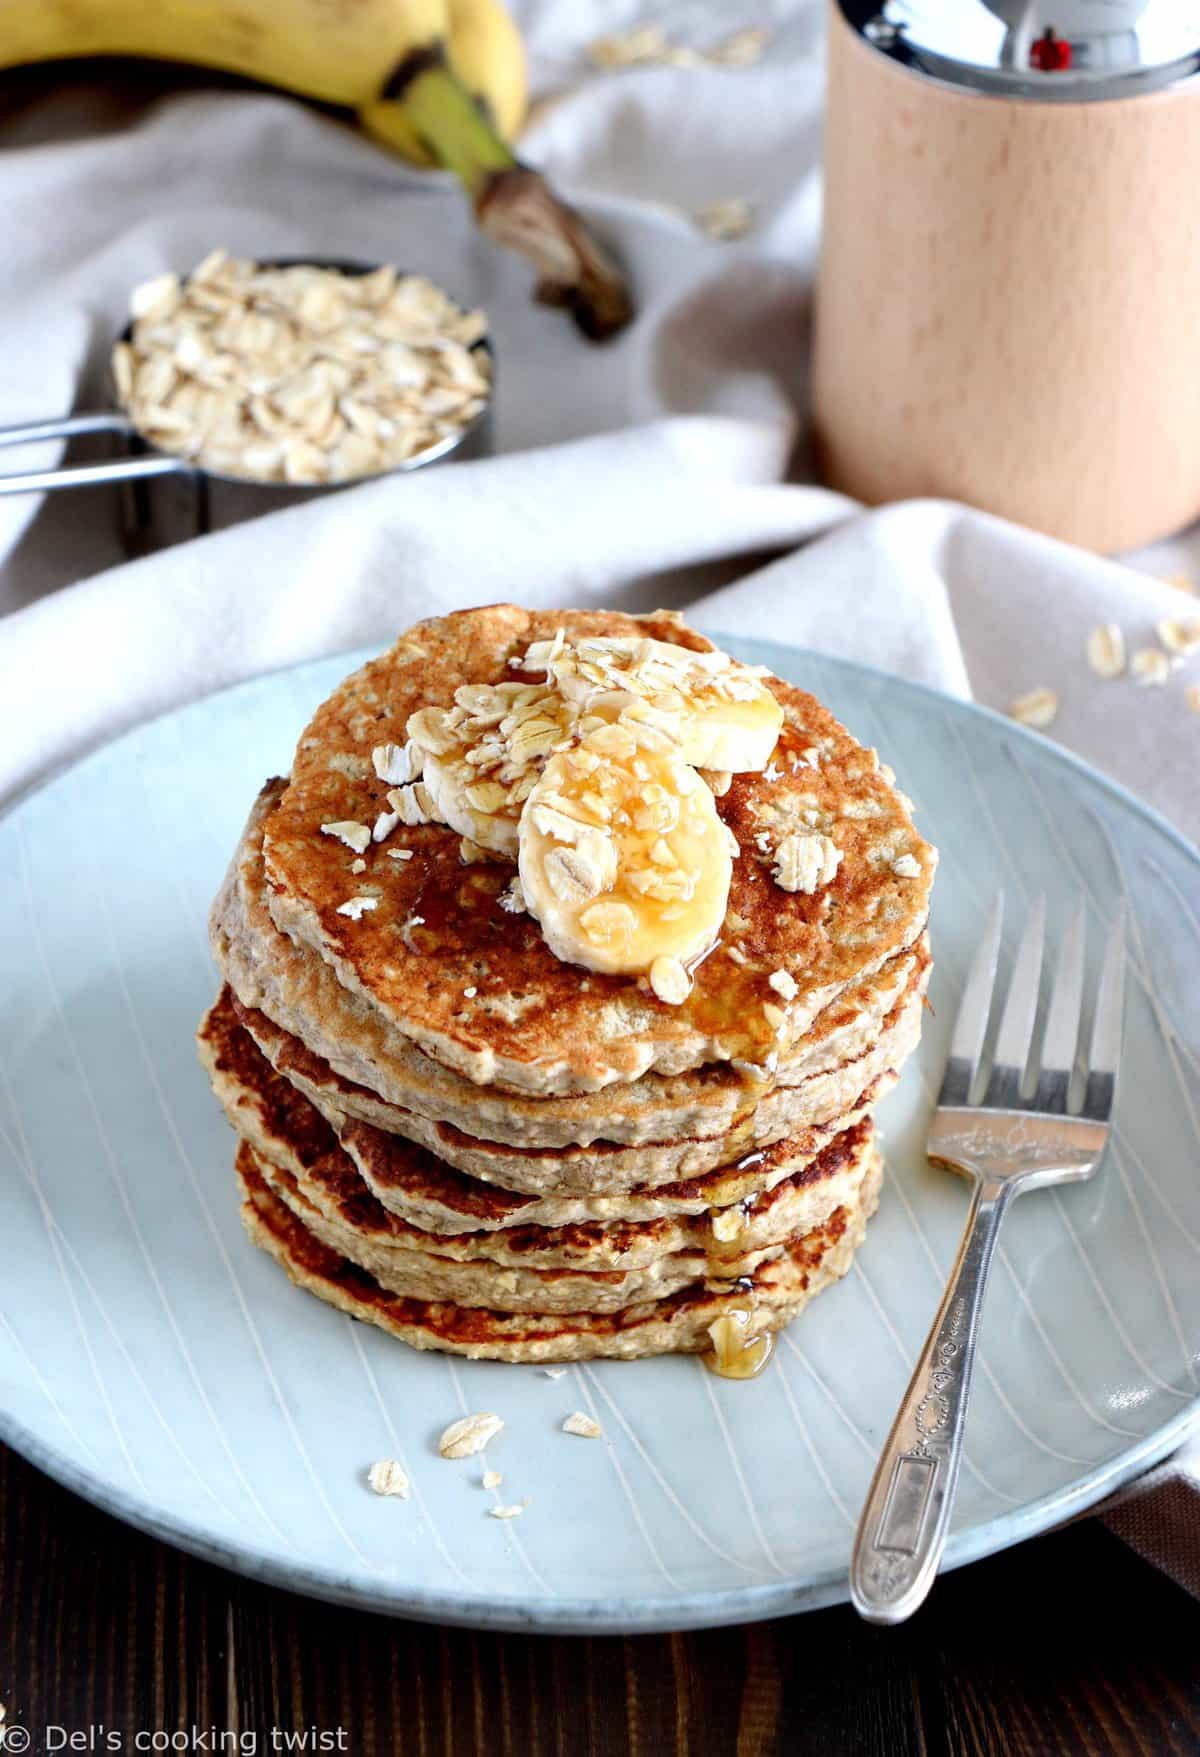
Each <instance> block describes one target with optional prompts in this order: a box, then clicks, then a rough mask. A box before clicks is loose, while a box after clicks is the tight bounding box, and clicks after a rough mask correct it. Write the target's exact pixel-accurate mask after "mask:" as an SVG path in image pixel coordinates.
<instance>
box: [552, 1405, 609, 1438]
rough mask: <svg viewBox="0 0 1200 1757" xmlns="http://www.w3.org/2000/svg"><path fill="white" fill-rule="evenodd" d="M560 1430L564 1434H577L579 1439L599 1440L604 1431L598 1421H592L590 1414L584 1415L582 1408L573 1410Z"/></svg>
mask: <svg viewBox="0 0 1200 1757" xmlns="http://www.w3.org/2000/svg"><path fill="white" fill-rule="evenodd" d="M562 1431H563V1433H564V1434H578V1436H579V1438H580V1439H581V1440H599V1439H600V1438H601V1437H602V1435H603V1433H604V1429H603V1428H602V1427H601V1426H600V1423H599V1422H598V1421H593V1419H592V1417H591V1416H590V1415H585V1414H584V1413H583V1411H582V1409H577V1410H575V1411H574V1412H573V1414H571V1415H569V1416H568V1417H567V1419H566V1421H564V1423H563V1425H562Z"/></svg>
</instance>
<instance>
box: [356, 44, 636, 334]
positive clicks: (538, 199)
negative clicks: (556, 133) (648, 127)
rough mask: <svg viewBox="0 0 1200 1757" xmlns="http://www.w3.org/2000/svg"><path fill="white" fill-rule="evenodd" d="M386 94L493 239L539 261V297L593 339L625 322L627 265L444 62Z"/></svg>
mask: <svg viewBox="0 0 1200 1757" xmlns="http://www.w3.org/2000/svg"><path fill="white" fill-rule="evenodd" d="M384 95H385V96H386V97H388V98H391V99H392V100H393V101H395V102H397V103H399V104H400V105H401V107H402V108H403V111H404V114H405V117H406V118H407V120H408V122H409V124H410V126H411V127H413V128H414V129H416V131H417V132H418V133H419V134H420V136H421V138H422V140H423V141H424V143H425V145H426V146H427V148H428V150H429V152H430V153H431V154H432V156H433V157H434V158H435V159H436V160H437V162H438V164H440V165H442V166H444V167H445V169H446V170H448V171H453V173H454V175H455V176H456V177H457V178H458V180H459V182H460V183H461V184H462V185H463V187H464V189H465V190H466V192H467V194H468V195H469V196H470V198H471V201H472V203H473V204H474V208H475V216H476V219H477V220H478V221H479V224H480V226H481V228H482V229H483V231H484V232H485V233H486V234H487V235H488V237H490V238H492V239H493V240H494V241H495V242H496V243H497V244H501V245H503V246H505V247H506V248H508V249H511V250H517V251H519V252H520V253H521V254H522V255H523V256H527V257H529V259H530V260H531V261H532V262H533V264H534V266H535V267H536V268H537V270H538V277H539V279H538V297H539V298H541V299H543V300H545V302H546V303H547V304H553V305H562V306H565V307H566V308H567V309H568V310H569V311H570V312H571V314H572V315H573V317H574V318H575V321H576V323H577V324H578V325H579V327H580V329H581V330H582V331H583V333H584V334H585V335H587V336H590V337H592V339H593V340H600V339H602V338H603V337H605V336H610V335H614V334H615V333H616V331H617V330H619V329H623V328H624V327H625V325H626V324H627V323H628V322H629V320H630V318H631V317H632V315H633V304H632V300H631V298H630V293H629V284H628V282H627V280H626V278H625V276H624V274H623V273H622V271H621V269H620V268H619V267H618V265H617V264H616V263H615V262H614V261H613V259H612V257H610V256H609V255H608V253H607V251H605V250H603V249H602V248H601V246H600V245H599V244H598V243H597V242H596V240H595V239H594V238H593V237H592V235H591V233H590V232H589V231H588V229H587V227H586V226H585V225H584V223H583V221H582V219H581V218H580V216H579V215H578V214H577V213H576V212H575V210H574V209H573V208H571V207H568V206H567V204H566V202H564V201H560V200H559V198H558V196H557V195H555V193H554V191H553V190H552V189H551V188H550V185H549V184H548V183H547V182H546V180H545V178H544V177H542V176H541V175H540V174H539V173H538V172H537V171H532V170H530V169H529V167H528V166H526V165H522V164H521V162H520V160H519V159H517V158H516V157H515V156H514V154H513V153H512V151H511V150H510V149H509V147H508V146H507V145H506V144H505V142H504V141H503V140H501V139H500V137H499V135H498V134H497V133H496V131H495V129H494V128H493V127H492V125H491V123H490V122H489V121H488V119H487V117H486V116H485V115H484V113H483V111H482V110H481V109H480V108H479V106H478V105H477V104H476V102H475V100H474V98H472V96H471V94H470V92H468V91H467V89H466V87H465V86H464V85H462V84H461V82H460V81H459V80H458V79H457V78H456V77H455V75H454V73H453V72H452V71H451V69H450V68H449V67H447V66H446V65H445V63H444V61H442V60H440V59H438V60H434V59H432V58H430V59H423V60H422V61H420V62H418V63H415V64H413V65H411V67H410V68H407V69H404V70H403V71H402V74H401V77H400V78H399V79H397V80H395V81H393V84H392V86H391V89H390V90H389V91H387V92H386V93H385V94H384Z"/></svg>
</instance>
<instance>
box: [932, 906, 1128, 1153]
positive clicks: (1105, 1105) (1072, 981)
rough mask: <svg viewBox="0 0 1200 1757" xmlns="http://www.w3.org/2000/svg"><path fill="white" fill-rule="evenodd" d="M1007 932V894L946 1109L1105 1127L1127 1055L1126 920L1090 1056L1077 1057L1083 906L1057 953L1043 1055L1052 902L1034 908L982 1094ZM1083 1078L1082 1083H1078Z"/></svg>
mask: <svg viewBox="0 0 1200 1757" xmlns="http://www.w3.org/2000/svg"><path fill="white" fill-rule="evenodd" d="M1003 926H1004V893H1003V892H997V894H996V896H995V898H994V899H993V902H992V906H991V909H990V910H989V912H988V918H987V922H986V924H985V926H984V930H983V934H982V936H981V938H980V941H979V945H978V948H977V949H976V952H975V956H974V958H973V959H972V961H971V969H970V972H969V974H968V976H967V981H966V986H965V988H964V990H963V998H962V1002H961V1005H960V1006H959V1009H958V1017H957V1018H956V1020H955V1023H954V1033H953V1037H952V1040H951V1044H950V1055H949V1059H948V1060H947V1063H946V1074H945V1078H944V1080H943V1082H942V1090H941V1094H940V1096H939V1098H938V1104H939V1106H947V1105H954V1106H961V1105H967V1104H971V1103H975V1104H977V1105H980V1106H982V1107H983V1108H985V1109H988V1110H1012V1109H1021V1110H1034V1111H1046V1112H1049V1113H1053V1114H1060V1115H1061V1114H1065V1113H1068V1112H1069V1113H1072V1114H1078V1113H1082V1114H1083V1115H1084V1116H1087V1117H1090V1118H1093V1119H1094V1120H1096V1121H1103V1120H1105V1119H1106V1118H1107V1117H1108V1114H1109V1111H1110V1110H1111V1109H1112V1097H1113V1083H1114V1079H1115V1076H1116V1071H1117V1057H1118V1055H1119V1053H1120V1047H1121V1019H1122V1003H1123V994H1124V977H1125V911H1124V905H1122V906H1121V908H1120V909H1119V910H1118V913H1117V915H1116V918H1115V920H1114V921H1113V923H1112V926H1111V927H1110V928H1109V929H1108V931H1107V943H1106V945H1105V949H1104V961H1103V965H1102V967H1101V971H1100V981H1099V986H1098V988H1097V992H1096V1004H1095V1009H1094V1012H1093V1017H1092V1034H1091V1047H1090V1053H1089V1054H1088V1055H1087V1056H1086V1057H1081V1056H1080V1054H1079V1037H1080V1025H1081V1022H1082V1018H1083V1001H1084V958H1085V951H1086V939H1087V904H1086V901H1085V899H1084V898H1083V897H1082V896H1081V897H1080V898H1079V899H1078V901H1077V903H1076V905H1075V908H1074V910H1073V911H1072V913H1071V918H1070V921H1069V922H1068V924H1067V928H1066V932H1065V933H1064V935H1063V938H1062V943H1061V946H1060V948H1059V954H1058V962H1057V967H1056V970H1055V974H1054V979H1053V983H1052V986H1051V990H1050V1004H1049V1007H1048V1009H1047V1013H1046V1024H1045V1029H1044V1031H1043V1032H1042V1036H1041V1043H1040V1045H1039V1044H1037V1043H1036V1042H1035V1027H1036V1025H1037V1017H1038V995H1039V992H1040V989H1041V980H1042V965H1043V961H1044V956H1045V939H1046V899H1045V897H1044V896H1040V897H1038V898H1037V900H1036V901H1035V903H1034V905H1033V907H1032V909H1031V910H1030V912H1029V917H1028V919H1027V921H1026V923H1025V928H1024V932H1023V933H1022V935H1021V942H1020V944H1019V946H1018V947H1017V955H1016V958H1015V960H1014V962H1013V968H1012V976H1011V979H1010V981H1009V984H1008V991H1007V994H1006V995H1005V999H1004V1007H1003V1011H1002V1013H1001V1016H1000V1025H999V1029H998V1031H997V1034H996V1046H995V1050H994V1052H993V1055H992V1057H991V1066H990V1071H989V1073H988V1077H987V1081H986V1086H985V1087H984V1090H983V1091H982V1093H980V1092H979V1090H978V1087H979V1080H980V1074H981V1071H982V1068H983V1064H984V1045H985V1042H986V1039H987V1030H988V1020H989V1019H990V1017H991V1013H992V1005H993V1001H994V1000H995V998H996V996H997V989H998V985H997V972H998V969H999V963H1000V943H1001V936H1002V930H1003ZM1077 1070H1078V1072H1079V1074H1080V1076H1081V1077H1080V1078H1079V1079H1077V1080H1074V1081H1073V1080H1072V1075H1073V1073H1075V1072H1076V1071H1077Z"/></svg>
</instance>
